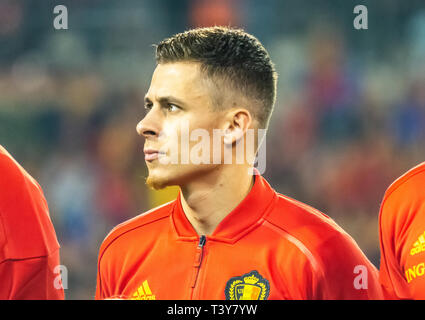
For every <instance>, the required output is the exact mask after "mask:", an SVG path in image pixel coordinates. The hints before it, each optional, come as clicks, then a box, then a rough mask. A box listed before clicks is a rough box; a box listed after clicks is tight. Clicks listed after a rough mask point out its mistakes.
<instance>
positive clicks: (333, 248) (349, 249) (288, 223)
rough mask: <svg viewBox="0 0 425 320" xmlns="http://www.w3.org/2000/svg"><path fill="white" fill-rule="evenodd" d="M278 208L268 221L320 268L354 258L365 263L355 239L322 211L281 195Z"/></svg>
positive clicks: (269, 216) (267, 218)
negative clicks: (339, 259)
mask: <svg viewBox="0 0 425 320" xmlns="http://www.w3.org/2000/svg"><path fill="white" fill-rule="evenodd" d="M277 198H278V199H277V201H278V203H277V205H276V206H275V208H274V210H272V212H271V214H269V215H268V216H267V217H266V221H267V222H268V223H270V224H272V225H273V228H274V229H275V231H276V232H279V231H280V232H281V233H282V236H283V235H284V234H286V235H287V236H286V238H287V240H290V241H291V242H293V243H294V244H296V245H297V246H298V247H299V249H300V251H301V252H302V253H303V254H304V255H305V256H307V258H309V260H310V261H311V262H312V264H316V265H317V266H323V264H325V265H327V264H329V263H332V261H333V262H335V263H336V264H338V263H340V261H338V257H339V258H341V259H343V257H344V256H347V255H351V256H352V257H357V258H359V260H363V259H365V256H364V255H363V253H362V252H361V250H360V248H359V247H358V245H357V243H356V242H355V241H354V239H353V238H352V237H351V236H350V235H349V234H348V233H347V232H346V231H345V230H344V229H342V228H341V227H340V226H339V225H338V224H337V223H336V222H335V221H334V220H333V219H332V218H330V217H329V216H327V215H325V214H324V213H322V212H321V211H319V210H317V209H315V208H313V207H311V206H309V205H306V204H304V203H302V202H300V201H297V200H294V199H292V198H290V197H287V196H284V195H281V194H278V197H277Z"/></svg>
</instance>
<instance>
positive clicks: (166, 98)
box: [145, 96, 185, 105]
mask: <svg viewBox="0 0 425 320" xmlns="http://www.w3.org/2000/svg"><path fill="white" fill-rule="evenodd" d="M156 100H158V102H159V103H161V104H162V103H166V102H173V103H176V104H178V105H185V103H184V102H183V101H182V100H180V99H178V98H176V97H174V96H163V97H157V99H156ZM145 103H152V100H151V99H149V98H148V97H147V96H145Z"/></svg>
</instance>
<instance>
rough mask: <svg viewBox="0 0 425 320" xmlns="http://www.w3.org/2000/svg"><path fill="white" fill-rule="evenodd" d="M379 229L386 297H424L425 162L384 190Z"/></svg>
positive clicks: (381, 275)
mask: <svg viewBox="0 0 425 320" xmlns="http://www.w3.org/2000/svg"><path fill="white" fill-rule="evenodd" d="M379 230H380V244H381V267H380V273H379V277H380V281H381V283H382V287H383V289H384V294H385V297H386V298H389V299H425V162H424V163H422V164H420V165H418V166H417V167H415V168H413V169H411V170H410V171H408V172H407V173H405V174H404V175H403V176H401V177H400V178H398V179H397V180H396V181H395V182H394V183H393V184H392V185H391V186H390V187H389V188H388V190H387V191H386V192H385V195H384V199H383V201H382V204H381V211H380V214H379Z"/></svg>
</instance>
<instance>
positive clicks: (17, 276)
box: [0, 146, 64, 299]
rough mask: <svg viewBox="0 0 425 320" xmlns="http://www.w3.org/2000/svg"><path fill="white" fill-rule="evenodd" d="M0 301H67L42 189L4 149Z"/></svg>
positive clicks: (0, 183)
mask: <svg viewBox="0 0 425 320" xmlns="http://www.w3.org/2000/svg"><path fill="white" fill-rule="evenodd" d="M0 177H1V179H0V299H63V296H64V294H63V289H60V290H56V289H55V288H54V286H53V280H54V278H55V276H57V275H55V274H54V273H53V270H54V268H55V267H56V266H58V265H60V261H59V243H58V241H57V239H56V233H55V230H54V227H53V224H52V222H51V220H50V215H49V209H48V206H47V202H46V199H45V198H44V195H43V192H42V189H41V187H40V185H39V184H38V183H37V182H36V181H35V180H34V179H33V178H32V177H31V176H30V175H29V174H28V173H27V172H26V171H25V170H24V169H23V168H22V167H21V166H20V165H19V164H18V163H17V162H16V161H15V160H14V159H13V158H12V157H11V155H10V154H8V153H7V152H6V150H4V149H3V148H1V146H0Z"/></svg>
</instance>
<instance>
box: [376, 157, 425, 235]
mask: <svg viewBox="0 0 425 320" xmlns="http://www.w3.org/2000/svg"><path fill="white" fill-rule="evenodd" d="M424 186H425V162H423V163H421V164H419V165H418V166H416V167H414V168H412V169H410V170H409V171H407V172H406V173H405V174H403V175H402V176H401V177H399V178H398V179H396V180H395V181H394V182H393V183H392V184H391V185H390V186H389V187H388V189H387V190H386V192H385V194H384V197H383V199H382V202H381V209H380V212H379V225H380V230H381V232H382V231H384V232H390V233H394V232H396V231H397V233H398V232H402V231H403V230H405V226H406V224H410V223H412V222H413V221H414V220H417V219H423V218H424V214H425V210H423V203H424V202H425V187H424ZM420 212H422V214H421V213H420ZM421 215H422V217H420V216H421Z"/></svg>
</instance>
